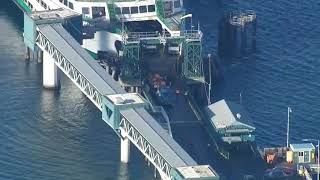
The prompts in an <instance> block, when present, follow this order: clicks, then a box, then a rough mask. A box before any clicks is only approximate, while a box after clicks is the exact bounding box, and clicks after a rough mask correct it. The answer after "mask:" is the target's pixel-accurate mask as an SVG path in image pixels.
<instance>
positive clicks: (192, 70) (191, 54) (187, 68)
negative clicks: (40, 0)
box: [182, 39, 203, 80]
mask: <svg viewBox="0 0 320 180" xmlns="http://www.w3.org/2000/svg"><path fill="white" fill-rule="evenodd" d="M183 54H184V62H183V66H182V73H183V75H184V77H186V78H188V79H194V80H198V79H202V78H203V65H202V45H201V41H200V40H190V39H186V40H185V41H184V42H183Z"/></svg>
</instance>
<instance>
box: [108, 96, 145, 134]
mask: <svg viewBox="0 0 320 180" xmlns="http://www.w3.org/2000/svg"><path fill="white" fill-rule="evenodd" d="M146 106H147V103H146V100H145V99H144V98H143V97H142V96H141V95H140V94H138V93H126V94H112V95H106V96H103V97H102V119H103V120H104V121H105V122H106V123H107V124H108V125H109V126H111V127H112V128H113V129H114V130H116V129H119V124H120V120H121V114H120V111H121V110H125V109H130V108H141V107H146Z"/></svg>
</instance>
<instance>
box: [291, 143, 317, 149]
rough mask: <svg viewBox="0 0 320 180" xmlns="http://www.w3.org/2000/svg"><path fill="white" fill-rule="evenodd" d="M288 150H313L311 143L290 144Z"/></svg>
mask: <svg viewBox="0 0 320 180" xmlns="http://www.w3.org/2000/svg"><path fill="white" fill-rule="evenodd" d="M290 149H291V150H292V151H310V150H312V149H315V147H314V145H313V144H312V143H302V144H290Z"/></svg>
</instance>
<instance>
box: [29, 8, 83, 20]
mask: <svg viewBox="0 0 320 180" xmlns="http://www.w3.org/2000/svg"><path fill="white" fill-rule="evenodd" d="M79 15H80V14H79V13H76V12H74V11H72V10H70V9H66V8H59V9H53V10H45V11H35V12H32V13H31V14H30V17H31V18H32V19H33V20H34V21H52V20H63V19H65V18H70V17H75V16H79Z"/></svg>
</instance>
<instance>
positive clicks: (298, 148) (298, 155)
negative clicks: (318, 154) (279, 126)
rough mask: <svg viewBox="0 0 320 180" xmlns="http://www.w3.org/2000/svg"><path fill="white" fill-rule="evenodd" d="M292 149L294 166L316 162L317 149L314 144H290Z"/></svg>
mask: <svg viewBox="0 0 320 180" xmlns="http://www.w3.org/2000/svg"><path fill="white" fill-rule="evenodd" d="M290 149H291V151H292V152H293V157H292V160H293V163H294V164H299V163H314V162H315V147H314V146H313V144H312V143H303V144H290Z"/></svg>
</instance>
